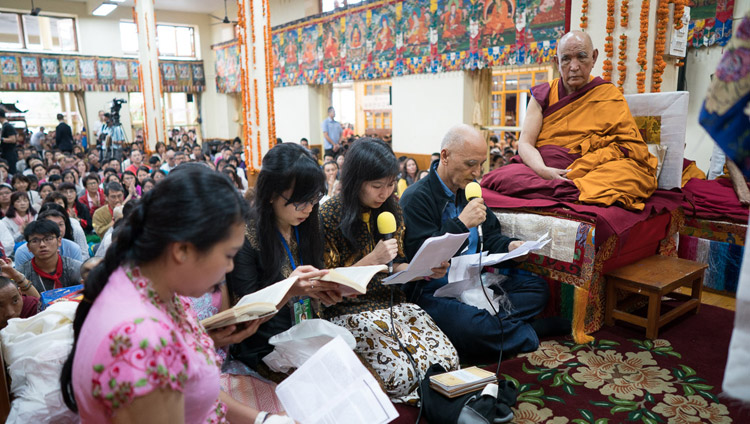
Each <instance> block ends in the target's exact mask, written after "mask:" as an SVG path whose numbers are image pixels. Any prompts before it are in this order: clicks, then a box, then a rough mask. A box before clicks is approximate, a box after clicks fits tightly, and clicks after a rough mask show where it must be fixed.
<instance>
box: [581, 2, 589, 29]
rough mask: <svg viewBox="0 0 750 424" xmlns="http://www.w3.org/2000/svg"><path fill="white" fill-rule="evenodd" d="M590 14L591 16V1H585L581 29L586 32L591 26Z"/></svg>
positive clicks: (582, 8) (582, 9)
mask: <svg viewBox="0 0 750 424" xmlns="http://www.w3.org/2000/svg"><path fill="white" fill-rule="evenodd" d="M588 14H589V0H583V2H582V3H581V24H580V27H581V29H583V30H585V29H586V28H588V26H589V24H588V21H589V18H588Z"/></svg>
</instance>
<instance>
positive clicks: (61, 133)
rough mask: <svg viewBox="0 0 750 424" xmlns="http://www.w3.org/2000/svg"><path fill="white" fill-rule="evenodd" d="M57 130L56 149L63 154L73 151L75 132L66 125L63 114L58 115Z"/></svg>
mask: <svg viewBox="0 0 750 424" xmlns="http://www.w3.org/2000/svg"><path fill="white" fill-rule="evenodd" d="M57 122H58V124H57V128H55V148H56V149H58V150H60V151H61V152H72V151H73V130H71V129H70V125H68V124H66V123H65V117H64V116H63V114H62V113H58V114H57Z"/></svg>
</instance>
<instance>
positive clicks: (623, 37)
mask: <svg viewBox="0 0 750 424" xmlns="http://www.w3.org/2000/svg"><path fill="white" fill-rule="evenodd" d="M628 1H629V0H622V3H621V4H620V28H622V29H623V32H622V34H620V45H619V46H618V47H617V48H618V50H619V51H618V53H617V57H618V58H619V60H618V61H617V87H618V88H619V89H620V92H621V93H623V92H624V91H625V89H624V85H625V78H626V77H627V73H628V67H627V60H628V52H627V50H628V34H627V32H626V31H624V30H625V29H626V28H627V27H628V17H629V16H630V15H629V13H628Z"/></svg>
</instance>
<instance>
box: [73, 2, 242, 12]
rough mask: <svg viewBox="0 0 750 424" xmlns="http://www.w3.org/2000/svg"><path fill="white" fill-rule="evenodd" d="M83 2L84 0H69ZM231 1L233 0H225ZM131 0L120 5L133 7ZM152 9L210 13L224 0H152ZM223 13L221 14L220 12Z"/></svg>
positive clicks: (221, 6)
mask: <svg viewBox="0 0 750 424" xmlns="http://www.w3.org/2000/svg"><path fill="white" fill-rule="evenodd" d="M69 1H78V2H81V3H85V2H86V0H69ZM227 1H228V2H229V3H231V2H232V1H234V0H227ZM134 3H135V2H134V1H133V0H126V1H124V2H122V3H120V5H121V6H126V7H133V6H134ZM154 9H156V10H174V11H180V12H192V13H211V12H214V11H217V10H224V0H154ZM222 15H223V14H222Z"/></svg>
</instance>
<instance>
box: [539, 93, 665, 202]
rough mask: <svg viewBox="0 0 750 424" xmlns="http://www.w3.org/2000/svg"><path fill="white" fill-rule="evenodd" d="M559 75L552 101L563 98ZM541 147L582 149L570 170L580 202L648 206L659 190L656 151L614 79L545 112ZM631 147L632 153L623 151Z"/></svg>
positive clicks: (576, 150) (573, 151) (569, 176)
mask: <svg viewBox="0 0 750 424" xmlns="http://www.w3.org/2000/svg"><path fill="white" fill-rule="evenodd" d="M559 84H560V79H559V78H558V79H555V80H554V81H553V82H552V83H551V84H550V94H549V106H552V105H554V104H555V103H557V102H558V101H559V100H560V99H559V96H558V90H559V88H558V85H559ZM536 145H537V146H538V147H541V146H545V145H556V146H560V147H563V148H567V149H569V152H570V153H578V154H581V155H582V156H581V158H580V159H577V160H576V161H575V162H573V163H572V164H571V165H570V166H569V167H568V169H569V170H570V172H568V175H567V176H568V178H570V179H571V180H573V183H575V185H576V186H577V187H578V189H579V190H580V192H581V194H580V196H579V198H578V200H580V201H581V202H584V203H591V204H597V205H602V206H609V205H612V204H614V203H615V202H620V203H622V204H623V206H624V207H625V208H627V209H634V210H643V208H644V206H645V205H644V203H643V200H644V199H647V198H649V197H650V196H651V194H652V193H653V192H654V190H656V188H657V186H658V183H657V180H656V166H657V160H656V157H654V156H653V155H651V154H650V153H649V151H648V148H647V147H646V143H645V142H644V141H643V139H642V138H641V134H640V132H639V131H638V127H637V125H636V123H635V120H634V119H633V116H632V115H631V114H630V109H629V108H628V104H627V102H626V101H625V98H624V97H623V96H622V93H620V91H619V90H618V89H617V87H615V86H614V85H613V84H601V85H598V86H596V87H594V88H591V89H589V90H588V91H587V92H586V93H585V94H583V95H581V96H580V97H579V98H577V99H575V100H573V101H572V102H571V103H570V104H568V105H566V106H564V107H562V108H560V109H559V110H557V111H555V112H553V113H551V114H550V115H549V116H547V117H545V118H544V120H543V122H542V129H541V132H540V133H539V137H538V138H537V144H536ZM623 149H624V150H626V151H627V155H626V154H625V153H623Z"/></svg>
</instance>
